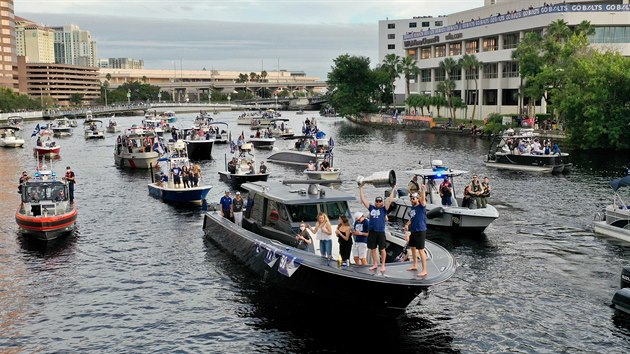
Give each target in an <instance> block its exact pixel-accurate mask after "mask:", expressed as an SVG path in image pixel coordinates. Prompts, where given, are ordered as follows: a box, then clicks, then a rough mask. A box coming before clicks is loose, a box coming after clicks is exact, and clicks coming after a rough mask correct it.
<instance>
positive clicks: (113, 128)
mask: <svg viewBox="0 0 630 354" xmlns="http://www.w3.org/2000/svg"><path fill="white" fill-rule="evenodd" d="M105 130H107V132H108V133H119V132H120V130H121V129H120V126H119V125H118V122H117V121H115V120H114V119H110V120H109V122H108V123H107V128H105Z"/></svg>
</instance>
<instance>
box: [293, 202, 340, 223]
mask: <svg viewBox="0 0 630 354" xmlns="http://www.w3.org/2000/svg"><path fill="white" fill-rule="evenodd" d="M287 209H288V211H289V214H290V215H291V219H292V220H293V221H304V222H317V215H318V214H319V212H324V213H326V215H328V218H329V219H330V220H331V221H336V220H337V219H338V218H339V216H340V215H346V216H347V215H348V203H347V202H345V201H341V202H328V203H318V204H297V205H287Z"/></svg>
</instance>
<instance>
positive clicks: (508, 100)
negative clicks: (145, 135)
mask: <svg viewBox="0 0 630 354" xmlns="http://www.w3.org/2000/svg"><path fill="white" fill-rule="evenodd" d="M501 104H502V105H503V106H518V89H504V90H501Z"/></svg>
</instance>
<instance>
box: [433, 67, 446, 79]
mask: <svg viewBox="0 0 630 354" xmlns="http://www.w3.org/2000/svg"><path fill="white" fill-rule="evenodd" d="M444 80H446V74H445V71H444V69H442V68H437V69H435V81H444Z"/></svg>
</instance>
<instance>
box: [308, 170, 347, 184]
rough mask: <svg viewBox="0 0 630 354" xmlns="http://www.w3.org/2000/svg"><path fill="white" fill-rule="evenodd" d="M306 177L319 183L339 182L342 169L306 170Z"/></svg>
mask: <svg viewBox="0 0 630 354" xmlns="http://www.w3.org/2000/svg"><path fill="white" fill-rule="evenodd" d="M304 175H306V177H307V178H308V179H311V180H317V181H322V182H325V181H333V180H335V181H336V180H339V176H340V175H341V169H340V168H339V167H330V168H329V169H326V170H308V169H307V170H304Z"/></svg>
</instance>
